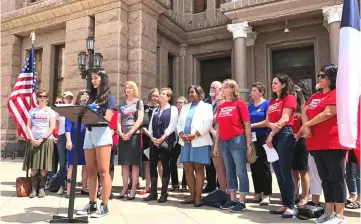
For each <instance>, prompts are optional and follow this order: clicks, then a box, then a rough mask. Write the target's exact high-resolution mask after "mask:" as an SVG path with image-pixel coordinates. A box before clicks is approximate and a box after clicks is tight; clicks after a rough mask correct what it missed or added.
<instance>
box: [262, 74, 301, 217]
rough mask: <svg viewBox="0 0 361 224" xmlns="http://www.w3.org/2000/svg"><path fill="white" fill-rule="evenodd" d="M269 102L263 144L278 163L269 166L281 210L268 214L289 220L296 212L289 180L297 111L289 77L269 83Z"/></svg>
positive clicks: (277, 76)
mask: <svg viewBox="0 0 361 224" xmlns="http://www.w3.org/2000/svg"><path fill="white" fill-rule="evenodd" d="M272 92H273V95H272V100H271V102H270V105H269V107H268V111H267V118H266V123H267V126H268V127H269V128H270V129H271V132H270V134H269V135H268V138H267V140H266V144H267V146H268V147H270V148H273V147H274V148H275V150H276V151H277V153H278V157H279V160H277V161H275V162H273V163H272V166H273V170H274V171H275V174H276V177H277V182H278V186H279V188H280V191H281V198H282V204H283V206H282V207H281V208H278V209H276V210H271V211H270V213H271V214H282V218H292V217H294V216H295V215H296V211H295V208H294V207H295V181H294V179H293V176H292V171H291V168H292V159H293V152H294V149H295V144H296V141H295V137H294V135H293V130H292V126H293V122H294V116H295V111H296V107H297V102H296V97H295V96H294V95H293V94H294V85H293V82H292V80H291V79H290V77H288V76H287V75H283V74H279V75H276V76H275V77H274V78H273V81H272Z"/></svg>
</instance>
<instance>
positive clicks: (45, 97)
mask: <svg viewBox="0 0 361 224" xmlns="http://www.w3.org/2000/svg"><path fill="white" fill-rule="evenodd" d="M38 98H40V99H47V98H48V96H47V95H39V96H38Z"/></svg>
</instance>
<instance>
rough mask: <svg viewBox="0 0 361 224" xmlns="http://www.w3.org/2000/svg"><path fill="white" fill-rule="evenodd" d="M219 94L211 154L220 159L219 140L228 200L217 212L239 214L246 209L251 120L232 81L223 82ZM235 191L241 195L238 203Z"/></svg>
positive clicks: (250, 149)
mask: <svg viewBox="0 0 361 224" xmlns="http://www.w3.org/2000/svg"><path fill="white" fill-rule="evenodd" d="M222 94H223V96H224V97H225V102H224V103H222V104H220V105H219V107H218V110H217V114H216V121H217V123H218V129H217V132H216V139H215V143H214V151H213V154H214V156H218V155H219V140H221V153H222V157H223V160H224V165H225V167H226V174H227V182H228V191H229V193H230V196H231V197H230V200H228V201H227V202H226V203H225V204H224V205H221V206H220V208H221V209H230V210H231V212H242V211H244V210H245V209H246V204H245V198H246V195H247V194H248V193H249V180H248V174H247V168H246V160H247V157H249V156H251V153H252V146H251V144H252V137H251V123H250V117H249V112H248V107H247V105H246V103H245V102H244V101H243V100H240V99H239V88H238V85H237V83H236V82H235V81H234V80H230V79H227V80H225V81H224V82H223V87H222ZM237 177H238V182H239V186H238V182H237ZM238 187H239V189H238ZM237 190H239V194H240V195H239V200H238V201H237V194H236V193H237Z"/></svg>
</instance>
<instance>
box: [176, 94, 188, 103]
mask: <svg viewBox="0 0 361 224" xmlns="http://www.w3.org/2000/svg"><path fill="white" fill-rule="evenodd" d="M178 100H183V101H184V104H187V103H188V100H187V98H186V97H185V96H180V97H178Z"/></svg>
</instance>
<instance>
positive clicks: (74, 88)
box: [63, 16, 97, 94]
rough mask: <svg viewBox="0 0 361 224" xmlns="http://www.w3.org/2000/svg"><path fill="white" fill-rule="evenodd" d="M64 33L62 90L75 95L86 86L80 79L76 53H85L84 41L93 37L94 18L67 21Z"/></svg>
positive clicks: (85, 17) (87, 17)
mask: <svg viewBox="0 0 361 224" xmlns="http://www.w3.org/2000/svg"><path fill="white" fill-rule="evenodd" d="M65 32H66V33H65V36H66V41H65V54H64V55H65V63H64V64H65V72H64V80H65V81H64V84H65V86H64V87H63V88H64V89H66V90H67V91H71V92H73V94H76V93H77V92H78V91H79V90H80V89H85V86H86V82H85V80H83V79H81V76H80V73H79V68H78V53H79V52H80V51H86V39H87V38H88V36H90V35H94V18H92V17H90V16H84V17H81V18H78V19H73V20H69V21H67V22H66V31H65ZM95 45H97V42H95Z"/></svg>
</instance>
